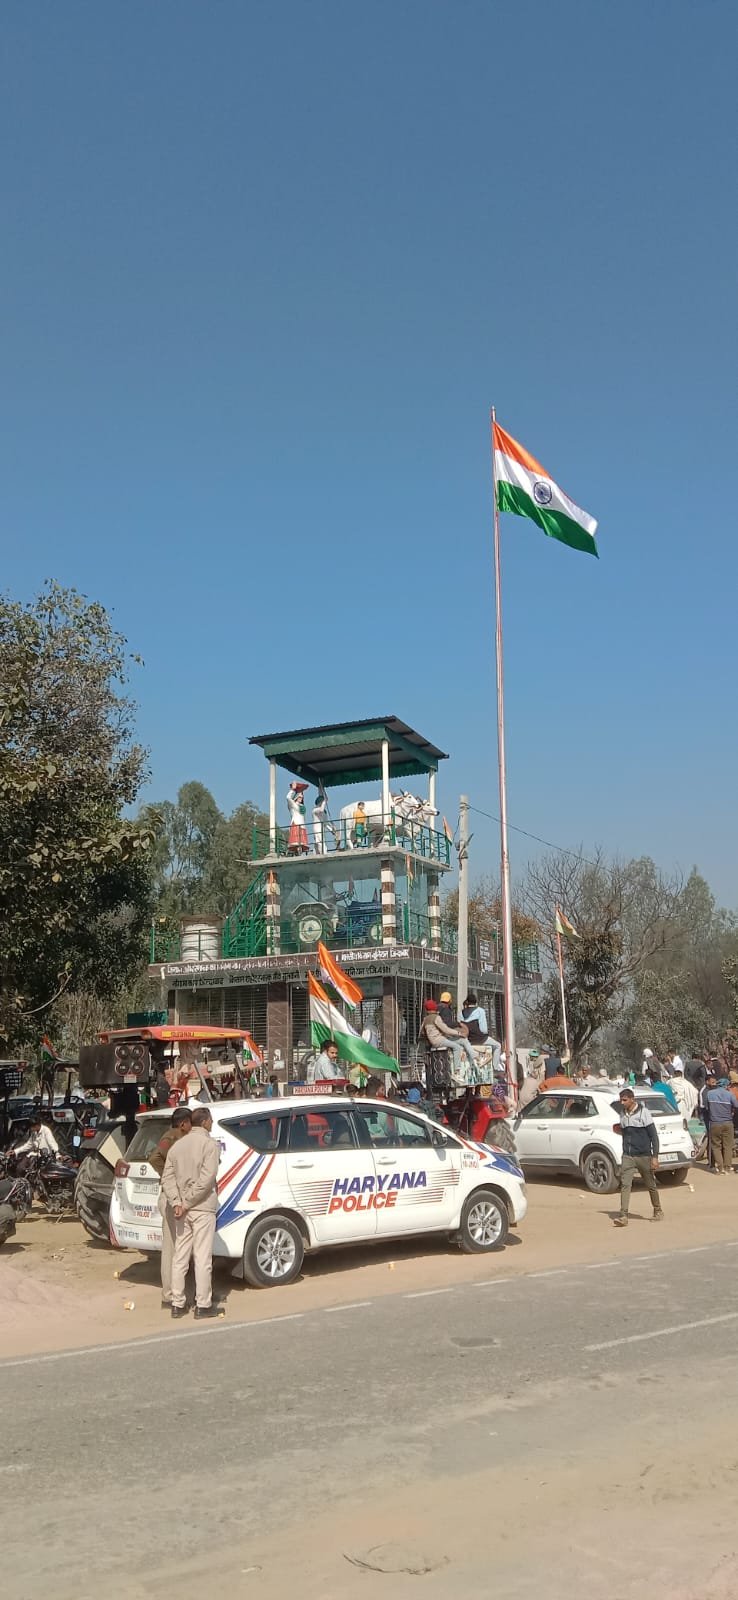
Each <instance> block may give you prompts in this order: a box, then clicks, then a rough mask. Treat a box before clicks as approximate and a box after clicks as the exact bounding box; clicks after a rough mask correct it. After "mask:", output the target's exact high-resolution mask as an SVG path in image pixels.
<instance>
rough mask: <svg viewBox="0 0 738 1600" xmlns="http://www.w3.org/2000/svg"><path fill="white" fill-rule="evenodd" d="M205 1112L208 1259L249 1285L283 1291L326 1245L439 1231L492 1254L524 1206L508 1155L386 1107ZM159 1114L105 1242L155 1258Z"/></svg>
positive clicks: (288, 1103) (143, 1138) (233, 1105)
mask: <svg viewBox="0 0 738 1600" xmlns="http://www.w3.org/2000/svg"><path fill="white" fill-rule="evenodd" d="M208 1109H209V1110H210V1112H211V1115H212V1118H213V1138H215V1139H217V1141H218V1144H219V1145H220V1166H219V1169H218V1218H217V1224H216V1234H215V1246H214V1252H213V1253H214V1255H215V1256H216V1257H217V1256H226V1257H228V1258H229V1259H230V1260H231V1261H233V1263H234V1268H235V1270H236V1271H237V1272H241V1271H242V1272H243V1274H244V1276H245V1277H246V1278H247V1280H248V1281H249V1283H252V1284H254V1285H255V1286H257V1287H262V1286H264V1285H267V1284H282V1283H290V1282H291V1280H292V1279H293V1278H296V1277H297V1275H298V1273H299V1271H300V1268H301V1266H302V1260H303V1255H304V1252H305V1251H306V1250H319V1249H322V1248H323V1246H325V1245H334V1244H358V1243H364V1242H365V1241H371V1240H373V1239H376V1240H378V1241H382V1240H384V1239H395V1238H402V1237H404V1236H405V1235H407V1234H417V1233H448V1234H450V1235H451V1236H452V1237H453V1238H454V1239H456V1240H457V1241H458V1242H459V1244H460V1245H461V1248H462V1250H466V1251H468V1252H476V1251H487V1250H494V1249H497V1248H499V1246H501V1245H503V1244H504V1243H505V1240H506V1238H507V1234H508V1231H509V1229H510V1227H511V1226H513V1225H514V1224H516V1223H518V1222H522V1220H523V1218H524V1216H525V1213H526V1210H527V1201H526V1197H525V1183H524V1180H523V1174H522V1172H521V1170H520V1167H519V1166H517V1165H516V1163H515V1161H514V1160H513V1159H512V1157H510V1156H509V1155H507V1154H506V1153H505V1152H503V1151H501V1150H495V1149H491V1148H490V1147H489V1146H487V1145H484V1144H475V1143H474V1142H473V1141H472V1140H470V1139H465V1138H461V1137H460V1136H459V1135H458V1134H456V1133H452V1132H450V1130H448V1129H446V1128H441V1127H439V1125H438V1124H437V1123H435V1122H432V1121H430V1119H429V1118H428V1117H424V1116H422V1115H421V1113H420V1112H416V1111H410V1110H406V1109H405V1107H404V1106H398V1105H395V1104H394V1103H392V1102H390V1101H387V1100H364V1099H356V1100H353V1099H351V1098H350V1097H349V1096H346V1095H340V1096H339V1095H330V1096H326V1095H317V1094H316V1095H301V1096H299V1097H296V1096H295V1097H293V1098H290V1099H283V1100H282V1099H277V1100H256V1101H255V1100H240V1101H239V1100H221V1101H217V1102H215V1103H214V1104H213V1105H211V1106H210V1107H209V1108H208ZM170 1117H171V1112H157V1111H154V1112H149V1113H147V1114H146V1115H144V1116H143V1117H141V1119H140V1122H139V1127H138V1130H137V1132H136V1135H135V1137H134V1139H133V1140H132V1142H131V1144H130V1145H129V1147H128V1150H127V1151H126V1155H125V1158H124V1160H122V1161H119V1162H118V1164H117V1166H116V1169H115V1183H114V1188H113V1196H112V1199H111V1202H110V1233H111V1237H112V1240H113V1243H114V1244H118V1245H120V1246H121V1248H122V1249H124V1250H144V1251H146V1250H151V1251H154V1250H160V1249H161V1215H160V1212H159V1206H158V1199H159V1179H158V1176H157V1174H156V1171H155V1170H154V1168H153V1167H152V1166H150V1165H149V1162H148V1160H147V1157H148V1156H149V1154H150V1153H151V1151H152V1150H153V1149H154V1146H155V1145H156V1144H157V1143H158V1141H159V1139H160V1138H161V1136H162V1134H163V1133H164V1131H165V1129H166V1128H167V1127H168V1125H169V1120H170ZM185 1137H186V1135H185Z"/></svg>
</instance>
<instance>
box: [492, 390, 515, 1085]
mask: <svg viewBox="0 0 738 1600" xmlns="http://www.w3.org/2000/svg"><path fill="white" fill-rule="evenodd" d="M494 429H495V408H494V406H493V407H492V490H493V502H494V517H495V521H494V560H495V612H496V622H495V665H496V669H497V765H498V771H499V780H500V888H501V893H502V960H503V974H504V987H505V1062H506V1070H507V1079H508V1083H510V1084H511V1085H512V1086H513V1088H514V1087H515V1086H516V1084H517V1060H516V1055H515V987H514V967H513V942H512V901H511V899H510V856H509V852H508V844H507V767H506V762H505V678H504V664H503V654H502V575H501V567H500V514H499V511H498V508H497V466H496V462H495V433H494Z"/></svg>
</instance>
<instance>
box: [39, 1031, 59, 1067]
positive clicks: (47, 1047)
mask: <svg viewBox="0 0 738 1600" xmlns="http://www.w3.org/2000/svg"><path fill="white" fill-rule="evenodd" d="M41 1060H42V1061H58V1060H59V1056H58V1053H57V1051H56V1050H55V1049H54V1046H53V1044H52V1043H51V1040H50V1038H49V1035H48V1033H45V1034H44V1036H43V1038H42V1040H41Z"/></svg>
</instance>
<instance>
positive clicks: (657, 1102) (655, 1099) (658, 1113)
mask: <svg viewBox="0 0 738 1600" xmlns="http://www.w3.org/2000/svg"><path fill="white" fill-rule="evenodd" d="M637 1100H638V1104H639V1106H647V1107H648V1110H649V1111H650V1113H651V1116H652V1117H680V1116H681V1112H680V1111H675V1110H674V1107H673V1106H670V1105H669V1102H668V1100H665V1099H664V1097H663V1095H662V1094H639V1095H638V1096H637Z"/></svg>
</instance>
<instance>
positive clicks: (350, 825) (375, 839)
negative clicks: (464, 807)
mask: <svg viewBox="0 0 738 1600" xmlns="http://www.w3.org/2000/svg"><path fill="white" fill-rule="evenodd" d="M390 808H391V816H390V817H389V818H387V817H385V815H384V811H383V808H382V801H381V799H380V800H365V801H364V823H365V827H366V834H365V838H364V840H361V838H358V839H357V837H356V809H357V808H356V803H354V804H353V805H348V806H341V810H340V811H339V813H338V820H339V827H340V834H339V845H340V846H341V847H343V848H346V847H349V848H351V849H353V848H355V847H356V845H357V844H361V843H365V844H381V843H382V840H383V839H385V838H388V837H389V836H390V830H391V828H392V825H393V824H394V830H395V838H396V839H397V841H398V842H399V841H400V840H404V839H412V835H413V827H420V828H430V827H431V826H432V823H433V818H434V817H437V816H438V812H437V810H436V808H435V806H431V805H429V804H428V801H427V800H421V799H419V798H418V796H417V795H416V794H410V793H409V792H408V790H407V789H403V790H402V792H401V794H391V795H390Z"/></svg>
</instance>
